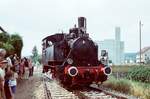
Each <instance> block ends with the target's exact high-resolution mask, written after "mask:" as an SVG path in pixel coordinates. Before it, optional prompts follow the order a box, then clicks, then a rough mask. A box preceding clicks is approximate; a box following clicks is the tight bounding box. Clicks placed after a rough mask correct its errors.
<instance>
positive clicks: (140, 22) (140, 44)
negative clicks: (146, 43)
mask: <svg viewBox="0 0 150 99" xmlns="http://www.w3.org/2000/svg"><path fill="white" fill-rule="evenodd" d="M141 26H142V24H141V20H140V22H139V33H140V35H139V39H140V66H141Z"/></svg>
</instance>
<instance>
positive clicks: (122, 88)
mask: <svg viewBox="0 0 150 99" xmlns="http://www.w3.org/2000/svg"><path fill="white" fill-rule="evenodd" d="M104 86H105V87H107V88H110V89H113V90H116V91H119V92H122V93H130V92H131V90H130V89H131V88H130V87H131V84H130V82H129V81H128V80H126V79H116V78H114V77H111V78H110V79H109V80H108V81H106V82H105V83H104Z"/></svg>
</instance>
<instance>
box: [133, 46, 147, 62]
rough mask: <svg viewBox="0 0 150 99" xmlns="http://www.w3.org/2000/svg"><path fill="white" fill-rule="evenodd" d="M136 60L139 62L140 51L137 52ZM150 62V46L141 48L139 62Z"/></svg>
mask: <svg viewBox="0 0 150 99" xmlns="http://www.w3.org/2000/svg"><path fill="white" fill-rule="evenodd" d="M136 62H137V63H139V62H140V52H138V53H137V55H136ZM149 62H150V46H149V47H144V48H143V49H142V50H141V63H144V64H147V63H149Z"/></svg>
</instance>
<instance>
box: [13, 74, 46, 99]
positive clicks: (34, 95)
mask: <svg viewBox="0 0 150 99" xmlns="http://www.w3.org/2000/svg"><path fill="white" fill-rule="evenodd" d="M42 83H43V82H42V80H41V74H40V73H39V72H35V74H34V76H33V77H30V78H29V79H28V80H26V79H23V80H18V85H17V91H16V95H15V99H44V89H43V84H42Z"/></svg>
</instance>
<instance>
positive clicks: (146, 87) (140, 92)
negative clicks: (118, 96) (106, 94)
mask: <svg viewBox="0 0 150 99" xmlns="http://www.w3.org/2000/svg"><path fill="white" fill-rule="evenodd" d="M103 86H105V87H107V88H110V89H112V90H116V91H119V92H122V93H125V94H131V95H134V96H137V97H140V98H143V99H150V84H146V83H141V82H135V81H131V80H127V79H116V78H114V77H110V78H109V80H107V81H106V82H105V83H104V84H103Z"/></svg>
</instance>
